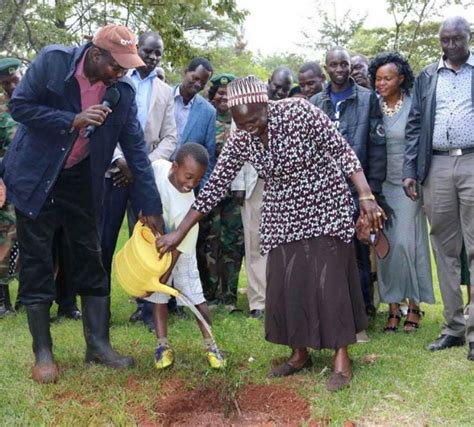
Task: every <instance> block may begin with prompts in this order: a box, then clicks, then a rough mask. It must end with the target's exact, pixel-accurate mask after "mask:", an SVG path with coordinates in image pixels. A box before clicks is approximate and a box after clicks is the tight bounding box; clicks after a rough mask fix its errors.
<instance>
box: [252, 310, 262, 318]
mask: <svg viewBox="0 0 474 427" xmlns="http://www.w3.org/2000/svg"><path fill="white" fill-rule="evenodd" d="M264 316H265V311H263V310H258V309H256V310H250V317H252V318H253V319H261V318H263V317H264Z"/></svg>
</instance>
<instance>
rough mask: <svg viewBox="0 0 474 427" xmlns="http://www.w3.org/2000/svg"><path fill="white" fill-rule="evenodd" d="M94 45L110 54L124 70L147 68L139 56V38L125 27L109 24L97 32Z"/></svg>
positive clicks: (93, 40)
mask: <svg viewBox="0 0 474 427" xmlns="http://www.w3.org/2000/svg"><path fill="white" fill-rule="evenodd" d="M92 43H94V44H95V45H96V46H97V47H100V48H102V49H104V50H107V51H108V52H110V54H111V55H112V57H113V58H114V59H115V60H116V61H117V63H118V64H119V65H120V66H121V67H123V68H127V69H129V68H137V67H143V66H145V63H144V62H143V61H142V59H141V58H140V57H139V56H138V51H137V43H138V39H137V36H136V35H135V34H134V33H132V31H130V30H129V29H128V28H127V27H125V26H124V25H116V24H109V25H106V26H105V27H102V28H101V29H100V30H99V31H97V33H96V35H95V36H94V38H93V39H92Z"/></svg>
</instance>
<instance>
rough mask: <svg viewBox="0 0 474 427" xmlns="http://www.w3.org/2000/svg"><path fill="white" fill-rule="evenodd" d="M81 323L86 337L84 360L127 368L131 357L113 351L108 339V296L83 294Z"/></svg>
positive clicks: (130, 363) (131, 364) (131, 362)
mask: <svg viewBox="0 0 474 427" xmlns="http://www.w3.org/2000/svg"><path fill="white" fill-rule="evenodd" d="M81 299H82V324H83V325H84V338H85V339H86V344H87V349H86V362H95V363H101V364H103V365H106V366H108V367H110V368H128V367H130V366H133V359H132V358H131V357H128V356H121V355H120V354H118V353H117V352H116V351H114V350H113V349H112V347H111V345H110V340H109V320H110V297H95V296H83V297H81Z"/></svg>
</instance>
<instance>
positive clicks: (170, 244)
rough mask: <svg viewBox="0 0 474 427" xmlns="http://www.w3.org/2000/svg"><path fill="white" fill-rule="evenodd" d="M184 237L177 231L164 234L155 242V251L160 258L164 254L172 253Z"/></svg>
mask: <svg viewBox="0 0 474 427" xmlns="http://www.w3.org/2000/svg"><path fill="white" fill-rule="evenodd" d="M185 236H186V235H185V234H183V233H181V232H180V231H179V229H177V230H175V231H172V232H171V233H168V234H165V235H164V236H161V237H159V238H158V239H157V240H156V249H158V252H159V253H160V258H161V257H162V256H163V255H164V254H165V253H166V252H172V251H174V250H176V248H177V247H178V246H179V244H180V243H181V242H182V241H183V239H184V237H185Z"/></svg>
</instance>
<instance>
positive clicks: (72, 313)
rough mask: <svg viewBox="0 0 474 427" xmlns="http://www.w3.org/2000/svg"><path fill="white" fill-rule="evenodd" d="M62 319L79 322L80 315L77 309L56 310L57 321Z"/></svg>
mask: <svg viewBox="0 0 474 427" xmlns="http://www.w3.org/2000/svg"><path fill="white" fill-rule="evenodd" d="M61 317H63V318H64V319H72V320H81V319H82V313H81V312H80V311H79V310H78V309H77V307H74V308H70V309H67V310H61V309H59V310H58V319H59V318H61Z"/></svg>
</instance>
